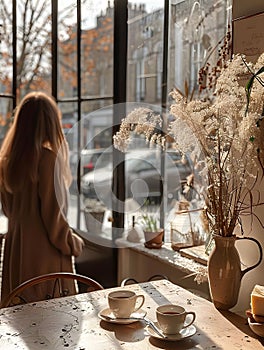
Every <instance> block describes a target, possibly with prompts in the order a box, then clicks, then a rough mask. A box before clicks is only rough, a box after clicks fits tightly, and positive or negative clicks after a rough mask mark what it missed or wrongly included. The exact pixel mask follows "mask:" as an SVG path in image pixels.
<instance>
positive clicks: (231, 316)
mask: <svg viewBox="0 0 264 350" xmlns="http://www.w3.org/2000/svg"><path fill="white" fill-rule="evenodd" d="M219 312H220V313H221V314H222V315H223V316H224V317H225V318H226V319H227V320H228V321H229V322H231V323H232V324H233V325H234V326H235V327H236V328H238V329H239V330H240V331H241V332H243V333H245V335H248V336H250V337H252V338H255V339H258V340H259V342H260V344H261V345H263V346H264V338H261V337H259V336H257V335H256V334H255V333H254V332H253V331H252V330H251V329H250V327H249V325H248V322H247V319H246V318H244V317H242V316H239V315H237V314H235V313H233V312H230V311H220V310H219Z"/></svg>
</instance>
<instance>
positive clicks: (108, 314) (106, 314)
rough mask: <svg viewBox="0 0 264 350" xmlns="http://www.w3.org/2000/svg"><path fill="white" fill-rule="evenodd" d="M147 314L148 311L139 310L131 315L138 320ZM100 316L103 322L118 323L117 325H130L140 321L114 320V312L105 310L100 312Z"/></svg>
mask: <svg viewBox="0 0 264 350" xmlns="http://www.w3.org/2000/svg"><path fill="white" fill-rule="evenodd" d="M146 314H147V312H146V311H144V310H142V309H139V310H138V311H135V312H133V313H132V314H131V317H137V318H142V317H145V316H146ZM98 316H99V317H100V318H101V320H103V321H106V322H110V323H117V324H130V323H133V322H138V321H140V320H135V319H131V320H130V319H124V320H122V319H120V318H117V319H114V317H115V316H114V314H113V313H112V311H111V310H110V309H104V310H102V311H100V312H99V314H98ZM109 317H110V318H111V317H113V319H112V320H111V319H109Z"/></svg>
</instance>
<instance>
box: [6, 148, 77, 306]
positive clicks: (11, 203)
mask: <svg viewBox="0 0 264 350" xmlns="http://www.w3.org/2000/svg"><path fill="white" fill-rule="evenodd" d="M55 162H56V155H55V154H54V153H53V152H52V151H50V150H48V149H46V148H43V151H42V154H41V159H40V163H39V172H38V174H39V179H38V182H37V183H36V184H32V183H31V182H30V181H28V182H26V183H25V184H24V186H23V190H22V191H21V193H15V194H13V195H11V194H10V193H7V192H5V191H3V192H2V193H1V202H2V209H3V212H4V214H5V215H6V216H7V217H8V232H7V235H6V240H5V249H4V263H3V278H2V292H1V299H2V300H3V299H4V298H5V296H7V295H8V293H9V292H10V291H11V290H12V289H14V288H15V287H16V286H18V285H19V284H20V283H22V282H23V281H25V280H28V279H30V278H32V277H34V276H37V275H41V274H46V273H50V272H61V271H65V272H72V270H73V265H72V256H78V255H79V254H80V253H81V250H82V247H83V241H82V240H81V239H80V238H79V237H78V236H77V235H75V234H74V233H73V232H72V230H71V229H70V227H69V225H68V223H67V220H66V218H65V213H66V198H67V196H66V189H65V186H64V181H63V176H62V174H61V173H60V172H59V171H58V172H57V173H55V171H54V169H55ZM17 176H19V174H17ZM54 183H56V186H54ZM54 187H55V188H56V191H54ZM57 198H59V201H61V203H60V204H58V201H57ZM60 207H64V208H63V211H64V214H63V212H62V210H61V209H60ZM65 283H66V285H65V286H64V287H65V288H67V289H68V290H69V291H70V292H69V294H72V293H74V285H73V283H72V282H71V281H66V282H65ZM51 294H52V286H51V285H50V284H49V285H48V284H47V283H45V285H42V286H41V287H38V289H35V291H34V292H32V290H31V291H30V295H29V296H27V299H30V300H27V301H36V300H42V299H45V298H47V297H48V295H51Z"/></svg>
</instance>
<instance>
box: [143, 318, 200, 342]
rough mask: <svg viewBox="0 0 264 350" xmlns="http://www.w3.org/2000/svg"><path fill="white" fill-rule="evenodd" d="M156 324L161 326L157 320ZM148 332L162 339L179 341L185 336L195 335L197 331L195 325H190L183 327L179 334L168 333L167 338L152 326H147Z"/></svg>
mask: <svg viewBox="0 0 264 350" xmlns="http://www.w3.org/2000/svg"><path fill="white" fill-rule="evenodd" d="M154 323H155V326H157V327H158V328H159V325H158V323H157V322H154ZM147 332H148V334H149V335H151V336H152V337H154V338H157V339H161V340H165V341H166V340H167V341H179V340H182V339H184V338H188V337H191V336H193V335H194V334H195V333H196V328H195V326H194V325H190V326H189V327H187V328H183V329H182V330H181V331H180V332H179V333H177V334H166V338H163V337H161V336H160V335H159V334H158V333H156V332H155V331H154V330H153V329H152V328H151V327H150V326H147Z"/></svg>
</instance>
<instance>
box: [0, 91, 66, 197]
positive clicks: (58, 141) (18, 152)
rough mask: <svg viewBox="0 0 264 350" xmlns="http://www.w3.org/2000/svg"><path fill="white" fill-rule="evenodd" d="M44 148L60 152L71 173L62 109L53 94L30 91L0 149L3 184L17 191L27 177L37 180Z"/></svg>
mask: <svg viewBox="0 0 264 350" xmlns="http://www.w3.org/2000/svg"><path fill="white" fill-rule="evenodd" d="M42 147H46V148H49V149H51V150H52V151H53V152H54V153H55V154H56V155H58V153H60V155H59V157H61V158H63V159H64V161H65V162H64V164H65V165H66V167H65V172H66V174H68V172H69V169H67V168H68V167H67V165H68V164H67V162H68V148H67V147H66V140H65V138H64V134H63V131H62V127H61V113H60V110H59V108H58V106H57V104H56V102H55V101H54V100H53V98H52V97H50V96H48V95H46V94H45V93H43V92H31V93H29V94H27V95H26V96H25V97H24V98H23V100H22V101H21V103H20V104H19V105H18V107H17V110H16V112H15V116H14V122H13V124H12V126H11V128H10V130H9V131H8V133H7V135H6V137H5V140H4V142H3V145H2V147H1V150H0V186H1V187H4V188H5V189H6V190H7V191H9V192H14V191H17V190H20V189H21V188H22V187H23V184H24V181H25V180H26V179H28V178H29V179H30V180H31V181H32V182H36V181H37V178H38V164H39V159H40V154H41V150H42Z"/></svg>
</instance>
